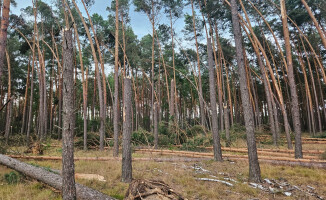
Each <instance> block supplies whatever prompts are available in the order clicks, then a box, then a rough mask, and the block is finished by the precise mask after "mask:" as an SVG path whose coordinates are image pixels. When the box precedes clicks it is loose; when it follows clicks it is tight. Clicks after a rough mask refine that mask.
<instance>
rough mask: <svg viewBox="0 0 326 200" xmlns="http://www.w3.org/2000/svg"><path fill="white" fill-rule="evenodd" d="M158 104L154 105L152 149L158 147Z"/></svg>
mask: <svg viewBox="0 0 326 200" xmlns="http://www.w3.org/2000/svg"><path fill="white" fill-rule="evenodd" d="M158 114H159V113H158V103H157V102H155V103H154V149H157V147H158V116H157V115H158Z"/></svg>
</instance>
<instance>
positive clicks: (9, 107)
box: [5, 50, 12, 144]
mask: <svg viewBox="0 0 326 200" xmlns="http://www.w3.org/2000/svg"><path fill="white" fill-rule="evenodd" d="M5 53H6V57H7V65H8V93H7V101H9V100H10V99H11V66H10V58H9V54H8V51H7V50H5ZM11 116H12V101H9V102H8V104H7V116H6V128H5V138H6V144H8V140H9V134H10V126H11Z"/></svg>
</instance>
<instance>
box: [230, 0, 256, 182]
mask: <svg viewBox="0 0 326 200" xmlns="http://www.w3.org/2000/svg"><path fill="white" fill-rule="evenodd" d="M231 14H232V24H233V32H234V39H235V44H236V45H235V46H236V55H237V63H238V67H239V76H240V77H239V82H240V91H241V100H242V106H243V111H244V119H245V125H246V132H247V145H248V157H249V180H250V181H254V182H261V176H260V167H259V162H258V155H257V148H256V140H255V130H254V129H255V127H254V116H253V113H252V105H251V104H250V99H249V91H248V87H247V76H246V69H245V65H244V56H243V51H242V49H243V48H242V35H241V30H240V23H239V17H238V6H237V2H236V0H231Z"/></svg>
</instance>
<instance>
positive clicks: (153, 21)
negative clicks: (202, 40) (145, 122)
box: [149, 0, 155, 132]
mask: <svg viewBox="0 0 326 200" xmlns="http://www.w3.org/2000/svg"><path fill="white" fill-rule="evenodd" d="M151 2H152V22H151V23H152V74H151V77H152V80H151V81H152V84H151V111H150V116H149V119H150V120H149V121H150V127H151V132H153V131H152V125H153V118H154V109H153V108H154V66H155V60H154V56H155V51H154V50H155V49H154V48H155V10H154V1H153V0H152V1H151Z"/></svg>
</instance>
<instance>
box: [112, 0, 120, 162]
mask: <svg viewBox="0 0 326 200" xmlns="http://www.w3.org/2000/svg"><path fill="white" fill-rule="evenodd" d="M115 3H116V4H115V55H114V108H113V112H114V114H113V132H114V147H113V156H114V157H117V156H118V155H119V108H118V106H119V63H118V62H119V0H116V1H115Z"/></svg>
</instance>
